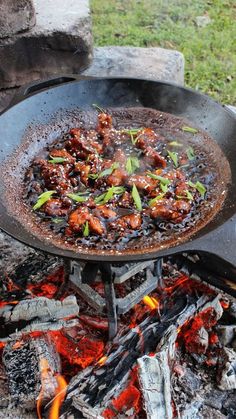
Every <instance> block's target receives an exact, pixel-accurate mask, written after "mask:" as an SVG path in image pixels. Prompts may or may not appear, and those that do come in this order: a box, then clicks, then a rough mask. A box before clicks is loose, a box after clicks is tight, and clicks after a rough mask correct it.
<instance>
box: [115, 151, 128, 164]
mask: <svg viewBox="0 0 236 419" xmlns="http://www.w3.org/2000/svg"><path fill="white" fill-rule="evenodd" d="M113 160H114V162H117V163H119V165H120V167H124V166H125V164H126V161H127V156H126V154H125V152H124V151H123V150H121V148H118V149H117V150H116V151H115V154H114V159H113Z"/></svg>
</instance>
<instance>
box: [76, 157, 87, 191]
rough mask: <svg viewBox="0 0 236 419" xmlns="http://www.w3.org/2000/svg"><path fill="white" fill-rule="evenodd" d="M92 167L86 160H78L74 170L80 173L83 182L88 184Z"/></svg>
mask: <svg viewBox="0 0 236 419" xmlns="http://www.w3.org/2000/svg"><path fill="white" fill-rule="evenodd" d="M90 169H91V168H90V166H89V165H88V164H85V162H82V161H78V162H77V163H76V164H75V169H74V170H75V171H76V172H78V173H79V174H80V179H81V182H83V183H84V185H86V186H87V184H88V175H89V173H90Z"/></svg>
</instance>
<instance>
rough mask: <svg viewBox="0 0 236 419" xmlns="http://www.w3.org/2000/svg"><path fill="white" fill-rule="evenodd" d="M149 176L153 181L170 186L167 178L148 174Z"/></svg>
mask: <svg viewBox="0 0 236 419" xmlns="http://www.w3.org/2000/svg"><path fill="white" fill-rule="evenodd" d="M147 176H149V177H151V178H152V179H156V180H159V181H160V182H161V183H163V185H169V184H170V180H169V179H166V178H165V177H162V176H159V175H155V173H151V172H148V173H147Z"/></svg>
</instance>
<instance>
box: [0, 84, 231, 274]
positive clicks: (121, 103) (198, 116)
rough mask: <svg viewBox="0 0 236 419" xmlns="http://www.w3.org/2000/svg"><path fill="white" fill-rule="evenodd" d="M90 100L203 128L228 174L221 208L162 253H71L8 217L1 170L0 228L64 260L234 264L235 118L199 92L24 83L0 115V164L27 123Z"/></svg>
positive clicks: (39, 121) (136, 86)
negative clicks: (180, 256)
mask: <svg viewBox="0 0 236 419" xmlns="http://www.w3.org/2000/svg"><path fill="white" fill-rule="evenodd" d="M92 103H97V104H99V106H102V107H105V108H106V107H131V106H132V107H133V106H143V107H149V108H154V109H158V110H160V111H163V112H168V113H171V114H173V115H177V116H182V117H185V118H187V119H188V120H190V121H191V122H192V123H193V124H194V126H197V127H199V128H200V129H203V130H205V131H206V132H207V133H208V134H209V135H210V136H211V137H212V138H213V139H214V140H215V141H216V142H217V143H218V144H219V145H220V147H221V148H222V150H223V151H224V154H225V156H226V158H227V159H228V162H229V164H230V167H231V172H232V185H231V186H230V187H229V191H228V197H227V199H226V201H225V204H224V206H223V208H222V209H221V211H220V212H219V213H218V215H217V216H216V217H215V218H214V219H213V220H212V221H211V222H210V223H209V224H207V226H206V227H204V228H203V229H202V230H200V231H199V232H198V233H196V234H195V235H194V236H192V237H191V239H190V240H188V241H187V242H185V243H184V244H181V245H179V246H175V247H169V248H168V249H165V250H162V251H157V250H155V249H153V250H152V251H151V252H150V251H149V252H148V253H146V252H145V253H144V252H142V253H141V252H140V254H137V253H136V254H133V255H132V254H130V253H129V254H125V253H123V254H122V255H118V254H116V255H106V254H105V253H100V254H99V255H98V254H97V253H96V254H94V255H91V254H90V255H88V254H86V252H84V253H82V252H81V253H76V252H74V251H72V250H65V249H62V248H60V247H59V246H56V245H54V244H52V243H50V240H48V241H47V240H43V239H40V238H39V237H37V236H36V235H35V234H34V233H33V232H29V231H28V230H27V229H26V228H25V227H24V226H23V225H22V224H21V222H20V221H19V220H18V219H16V218H14V217H12V215H11V213H10V211H9V208H8V205H7V203H6V199H5V198H4V197H6V192H7V189H9V187H10V185H7V182H6V181H5V180H4V176H3V174H1V177H0V181H1V185H0V227H1V228H2V229H3V230H4V231H5V232H7V233H8V234H10V235H12V236H13V237H15V238H16V239H18V240H20V241H22V242H24V243H25V244H27V245H29V246H32V247H35V248H38V249H41V250H43V251H46V252H49V253H52V254H56V255H58V256H62V257H65V258H67V257H68V258H71V259H82V260H91V261H98V260H99V261H107V262H119V261H122V262H124V261H127V260H129V261H131V260H141V259H154V258H156V257H161V256H164V255H170V254H174V253H179V252H184V251H196V252H199V253H202V252H203V253H205V254H208V255H209V257H210V255H214V257H216V258H217V259H218V262H220V261H224V262H226V264H227V265H228V266H229V267H231V268H233V266H235V265H236V263H235V248H236V200H235V197H236V143H235V141H236V117H235V115H234V114H233V112H231V111H230V110H228V109H226V108H224V107H223V106H221V105H220V104H218V103H216V102H214V101H213V100H212V99H210V98H209V97H207V96H205V95H202V94H200V93H198V92H195V91H193V90H190V89H186V88H183V87H179V86H177V85H174V84H170V83H163V82H157V81H149V80H142V79H124V78H109V79H94V78H86V77H84V78H81V77H78V78H77V77H76V76H65V77H58V78H57V79H52V80H48V81H44V82H39V83H36V84H33V85H30V86H28V87H26V88H24V89H23V90H22V91H21V94H20V96H18V98H16V100H15V101H14V104H11V106H10V107H9V108H8V109H7V110H6V111H4V112H3V113H2V114H1V116H0V138H1V152H0V161H1V163H2V166H3V162H4V161H6V159H8V158H9V156H10V155H11V154H12V153H13V152H14V151H15V149H16V148H17V147H19V145H20V144H21V142H22V138H23V136H24V135H25V132H26V130H27V129H28V127H29V126H32V125H34V124H37V125H38V124H43V125H45V124H47V123H49V122H50V120H51V119H52V117H53V116H54V115H55V113H57V112H59V111H61V110H72V109H75V108H78V107H79V108H83V107H88V106H91V104H92ZM39 147H40V144H39ZM26 158H27V157H26ZM16 173H17V170H16ZM3 180H4V181H3ZM209 260H211V259H209ZM219 265H220V263H219Z"/></svg>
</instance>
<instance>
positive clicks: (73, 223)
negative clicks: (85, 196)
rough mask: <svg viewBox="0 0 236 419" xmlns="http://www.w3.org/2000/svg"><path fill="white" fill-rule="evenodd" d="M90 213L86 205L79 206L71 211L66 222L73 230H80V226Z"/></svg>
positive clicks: (88, 217)
mask: <svg viewBox="0 0 236 419" xmlns="http://www.w3.org/2000/svg"><path fill="white" fill-rule="evenodd" d="M89 219H90V213H89V210H88V208H87V207H85V206H81V207H79V208H77V209H76V210H75V211H73V212H72V213H71V214H70V216H69V219H68V224H69V227H70V228H71V230H73V231H74V232H80V231H81V227H82V225H83V224H85V223H86V221H89Z"/></svg>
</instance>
